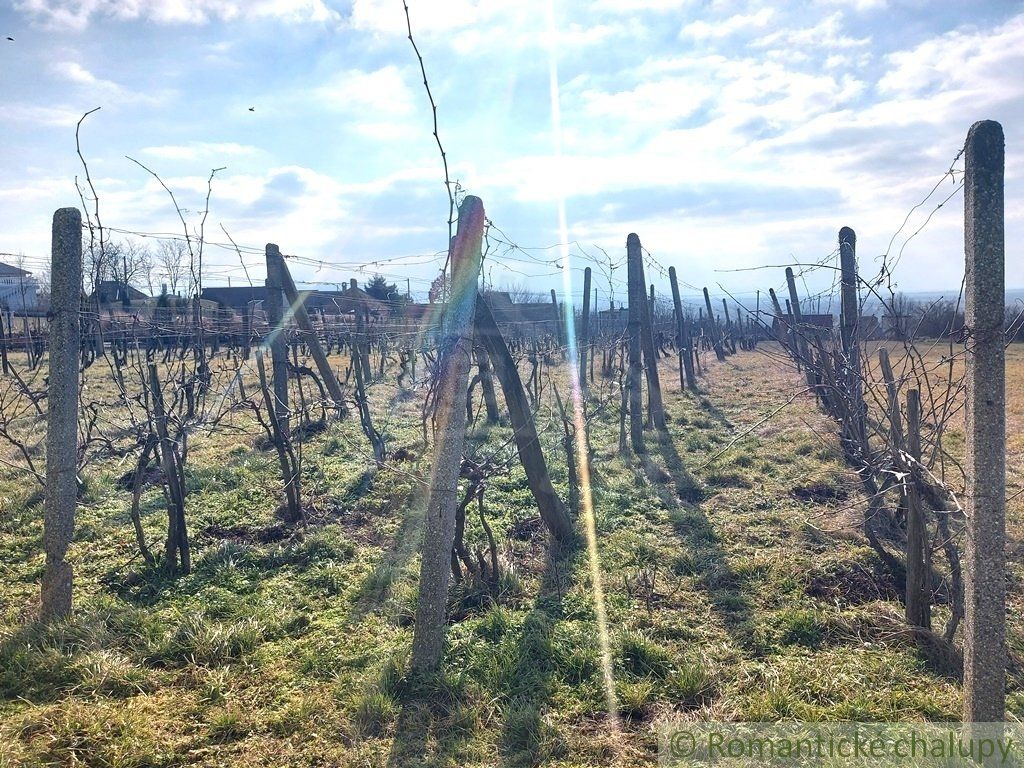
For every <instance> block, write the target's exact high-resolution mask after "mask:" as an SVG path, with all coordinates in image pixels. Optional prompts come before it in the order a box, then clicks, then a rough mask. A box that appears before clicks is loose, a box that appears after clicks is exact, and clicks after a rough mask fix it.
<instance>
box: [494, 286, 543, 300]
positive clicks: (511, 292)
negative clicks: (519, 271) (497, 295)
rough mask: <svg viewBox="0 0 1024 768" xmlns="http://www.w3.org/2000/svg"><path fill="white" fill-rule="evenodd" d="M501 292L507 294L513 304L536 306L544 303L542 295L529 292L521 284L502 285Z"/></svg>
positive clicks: (536, 292)
mask: <svg viewBox="0 0 1024 768" xmlns="http://www.w3.org/2000/svg"><path fill="white" fill-rule="evenodd" d="M501 290H502V291H504V292H505V293H507V294H508V297H509V298H510V299H512V301H513V302H514V303H515V304H537V303H540V302H542V301H544V294H542V293H540V292H538V291H532V290H530V289H529V288H527V287H526V285H524V284H523V283H512V284H511V285H503V286H502V288H501Z"/></svg>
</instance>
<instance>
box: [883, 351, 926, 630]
mask: <svg viewBox="0 0 1024 768" xmlns="http://www.w3.org/2000/svg"><path fill="white" fill-rule="evenodd" d="M880 351H881V350H880ZM896 414H897V415H896V418H899V416H898V414H899V407H898V406H897V409H896ZM894 428H895V427H894ZM907 452H908V453H909V454H910V458H911V459H912V461H913V465H912V466H911V467H910V468H909V469H910V476H909V477H908V478H907V480H906V481H905V482H906V490H905V492H904V503H905V505H906V512H907V600H906V618H907V623H908V624H910V625H912V626H915V627H924V628H925V629H931V627H932V613H931V595H932V592H931V584H930V581H929V573H928V571H929V564H928V556H927V551H928V529H927V526H926V524H925V520H924V508H923V507H922V506H921V496H920V494H919V493H918V490H917V478H918V476H919V473H918V464H920V461H921V395H920V392H918V390H916V389H911V390H908V391H907Z"/></svg>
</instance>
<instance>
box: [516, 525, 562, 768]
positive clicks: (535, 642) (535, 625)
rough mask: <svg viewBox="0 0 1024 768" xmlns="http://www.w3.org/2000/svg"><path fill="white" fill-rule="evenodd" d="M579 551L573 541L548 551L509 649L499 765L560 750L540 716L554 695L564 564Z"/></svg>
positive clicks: (535, 761)
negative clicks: (512, 665)
mask: <svg viewBox="0 0 1024 768" xmlns="http://www.w3.org/2000/svg"><path fill="white" fill-rule="evenodd" d="M580 551H581V550H580V548H579V542H578V541H577V542H572V543H567V544H565V545H563V546H561V547H552V548H551V549H549V550H548V556H547V562H546V563H545V567H544V574H543V576H542V578H541V585H540V590H539V592H538V593H537V597H536V599H535V600H534V604H533V609H532V610H531V611H530V613H529V614H527V616H526V620H525V621H524V622H523V630H522V637H521V638H520V640H519V644H518V646H517V647H516V649H515V668H514V671H513V673H512V677H511V680H510V683H511V685H510V686H509V688H508V690H506V691H505V692H504V699H505V705H504V707H503V709H504V712H503V714H504V720H503V723H502V732H501V740H500V750H501V762H500V763H499V765H502V766H508V768H513V767H517V766H533V765H541V764H543V763H544V762H547V761H548V760H550V759H552V758H553V757H556V756H557V753H558V752H559V750H560V748H561V742H560V739H559V738H558V735H557V733H554V732H553V731H552V730H551V728H550V726H548V725H547V723H545V721H544V717H543V715H544V709H545V707H546V706H547V705H548V704H549V703H550V700H551V697H552V695H553V694H554V685H555V680H554V676H555V668H556V666H557V662H556V658H555V652H554V629H555V624H556V622H557V621H558V619H559V618H561V615H562V601H563V597H564V595H565V594H566V593H567V591H568V590H569V589H570V588H571V587H572V581H571V574H572V569H571V567H570V563H571V561H572V559H573V558H574V556H575V555H576V554H577V553H579V552H580Z"/></svg>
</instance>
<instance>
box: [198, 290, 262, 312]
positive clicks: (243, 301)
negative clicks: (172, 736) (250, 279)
mask: <svg viewBox="0 0 1024 768" xmlns="http://www.w3.org/2000/svg"><path fill="white" fill-rule="evenodd" d="M202 297H203V298H204V299H208V300H210V301H215V302H217V303H218V304H223V305H224V306H225V307H231V308H232V309H245V308H246V306H248V304H249V302H250V301H263V300H264V299H265V298H266V297H267V289H266V288H264V287H263V286H250V285H245V286H234V287H230V288H227V287H217V288H203V293H202Z"/></svg>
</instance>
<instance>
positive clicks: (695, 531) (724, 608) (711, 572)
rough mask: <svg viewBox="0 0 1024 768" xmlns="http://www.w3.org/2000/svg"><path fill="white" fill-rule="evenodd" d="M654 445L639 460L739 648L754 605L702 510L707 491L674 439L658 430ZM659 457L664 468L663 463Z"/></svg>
mask: <svg viewBox="0 0 1024 768" xmlns="http://www.w3.org/2000/svg"><path fill="white" fill-rule="evenodd" d="M654 447H656V450H657V456H655V455H654V454H653V453H647V454H645V455H643V456H641V457H640V462H641V465H642V466H643V471H644V476H645V478H646V479H647V480H648V481H649V482H650V484H651V487H652V488H653V489H654V491H655V492H656V493H657V494H658V497H659V498H660V499H661V501H662V503H663V504H664V505H665V507H666V508H667V509H668V511H669V517H670V519H671V521H672V526H673V528H674V529H675V532H676V534H677V535H678V536H679V538H680V539H681V540H682V542H683V544H684V545H685V546H686V549H687V556H688V557H689V559H690V562H691V567H692V571H693V574H694V575H695V576H697V577H698V579H699V584H700V586H701V588H702V589H703V590H704V591H705V592H706V593H707V596H708V600H709V601H710V602H711V606H712V608H713V610H714V612H715V613H716V614H717V616H718V618H719V619H720V620H721V622H722V624H723V625H724V627H725V629H726V631H728V632H729V633H730V634H731V635H733V637H734V638H735V639H736V640H737V642H739V643H740V644H741V645H743V644H745V643H746V640H747V636H746V633H745V632H744V631H743V629H742V628H743V626H744V625H745V624H747V623H748V622H749V621H750V620H751V618H752V612H751V607H750V604H749V601H748V600H747V598H746V596H745V595H744V594H743V592H742V590H741V588H740V580H739V578H738V577H737V576H736V574H735V572H734V571H733V570H732V568H731V566H730V565H729V561H728V558H727V556H726V553H725V549H724V547H723V546H722V542H721V539H720V538H719V536H718V534H717V533H716V531H715V529H714V526H713V525H712V524H711V521H710V520H708V518H707V515H706V514H705V513H704V512H703V511H702V510H701V501H702V500H703V498H704V493H703V491H702V490H701V488H700V486H699V485H698V484H697V481H696V480H695V479H694V478H693V476H692V475H691V474H690V473H689V471H688V470H687V469H686V465H685V464H684V462H683V459H682V457H681V456H680V455H679V452H678V451H677V450H676V447H675V443H674V442H673V440H672V435H671V433H669V432H659V433H658V434H657V436H656V438H655V442H654ZM659 458H660V459H661V462H663V464H664V466H662V465H661V464H659V462H658V459H659Z"/></svg>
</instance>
